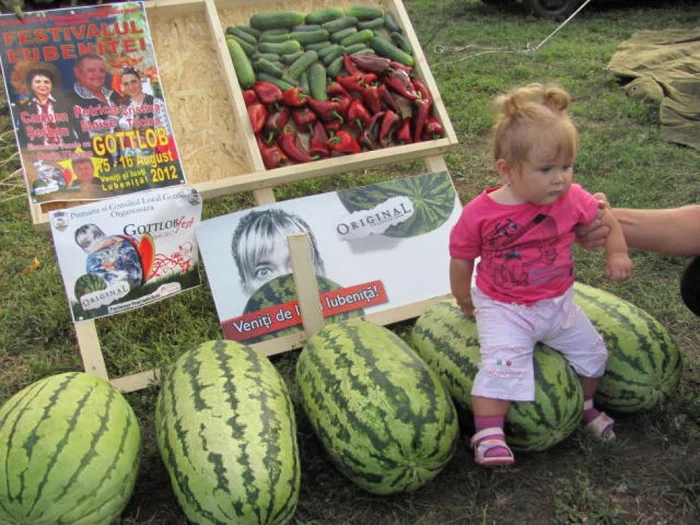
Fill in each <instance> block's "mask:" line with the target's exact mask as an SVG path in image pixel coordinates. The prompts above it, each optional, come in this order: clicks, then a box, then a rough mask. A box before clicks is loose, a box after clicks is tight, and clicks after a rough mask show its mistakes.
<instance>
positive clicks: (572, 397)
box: [411, 299, 583, 452]
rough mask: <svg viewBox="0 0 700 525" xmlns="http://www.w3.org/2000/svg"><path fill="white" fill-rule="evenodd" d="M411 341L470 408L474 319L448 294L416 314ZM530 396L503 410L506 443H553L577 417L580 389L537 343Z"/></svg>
mask: <svg viewBox="0 0 700 525" xmlns="http://www.w3.org/2000/svg"><path fill="white" fill-rule="evenodd" d="M411 344H412V346H413V347H414V348H415V349H416V351H417V352H418V354H419V355H420V356H421V357H422V358H423V360H425V362H426V363H428V365H429V366H430V367H432V368H433V369H434V370H435V371H436V372H437V373H438V374H439V375H440V377H441V378H442V380H443V382H444V383H445V385H446V386H447V389H448V390H449V391H450V393H451V394H452V396H453V397H454V399H455V400H456V401H457V403H459V404H460V405H461V406H462V407H464V408H466V409H467V410H471V389H472V385H473V384H474V378H475V377H476V373H477V371H478V364H479V360H480V357H479V339H478V336H477V332H476V323H475V322H474V320H473V319H470V318H467V317H465V316H464V314H463V313H462V311H461V310H460V309H459V307H458V306H457V303H456V302H455V301H454V299H451V300H445V301H441V302H439V303H437V304H435V305H433V306H432V307H430V308H429V309H428V310H426V311H425V312H424V313H423V315H421V316H420V317H419V318H418V320H417V321H416V323H415V325H414V327H413V330H412V332H411ZM534 366H535V400H534V401H533V402H524V401H520V402H514V403H513V404H512V405H511V408H510V410H509V411H508V414H507V415H506V428H505V431H506V435H507V438H508V443H509V444H510V445H511V446H512V447H513V448H514V449H517V450H523V451H530V452H534V451H540V450H545V449H547V448H549V447H552V446H554V445H555V444H557V443H559V442H560V441H562V440H563V439H565V438H566V437H567V436H568V435H569V434H571V432H573V431H574V430H575V429H576V427H577V426H578V424H579V423H580V421H581V416H582V412H583V390H582V389H581V384H580V382H579V380H578V377H576V374H575V373H574V371H573V370H572V369H571V367H570V366H569V365H568V364H567V362H566V361H565V360H564V358H563V357H562V356H561V355H560V354H559V353H558V352H555V351H554V350H552V349H551V348H548V347H545V346H542V345H538V346H537V348H536V349H535V354H534Z"/></svg>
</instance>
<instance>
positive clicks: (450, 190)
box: [338, 171, 457, 238]
mask: <svg viewBox="0 0 700 525" xmlns="http://www.w3.org/2000/svg"><path fill="white" fill-rule="evenodd" d="M400 196H407V197H409V198H410V199H411V202H412V203H413V208H414V210H415V211H414V213H413V215H412V216H411V217H410V218H409V219H408V220H406V221H404V222H401V223H399V224H396V225H394V226H390V227H389V228H388V229H387V230H385V231H384V233H383V234H382V235H386V236H387V237H400V238H403V237H416V236H418V235H422V234H424V233H428V232H431V231H433V230H436V229H437V228H439V227H440V226H442V225H443V224H444V223H445V221H447V219H448V218H449V217H450V215H451V214H452V212H453V210H454V207H455V204H456V203H457V200H456V193H455V189H454V186H453V185H452V180H451V179H450V176H449V174H448V173H447V172H444V171H443V172H439V173H427V174H425V175H419V176H414V177H408V178H405V179H394V180H390V181H387V182H381V183H378V184H373V185H371V186H364V187H360V188H351V189H346V190H339V191H338V198H339V199H340V201H341V202H342V203H343V206H345V209H347V210H348V212H357V211H362V210H370V209H372V208H374V207H375V206H377V205H378V204H381V203H383V202H384V201H386V200H387V199H390V198H391V197H400Z"/></svg>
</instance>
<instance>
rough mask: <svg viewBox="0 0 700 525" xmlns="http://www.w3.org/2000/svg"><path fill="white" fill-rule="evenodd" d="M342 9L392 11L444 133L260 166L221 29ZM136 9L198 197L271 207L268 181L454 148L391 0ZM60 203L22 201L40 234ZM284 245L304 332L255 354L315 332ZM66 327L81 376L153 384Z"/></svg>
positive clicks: (433, 166) (151, 4) (392, 316)
mask: <svg viewBox="0 0 700 525" xmlns="http://www.w3.org/2000/svg"><path fill="white" fill-rule="evenodd" d="M351 4H354V5H357V4H361V5H367V6H373V7H379V8H381V9H382V10H384V11H389V12H391V13H392V14H393V15H394V17H395V19H396V21H397V22H398V23H399V25H400V26H401V27H402V29H403V32H404V35H405V36H406V38H408V40H409V42H410V43H411V46H412V48H413V56H414V58H415V62H416V63H415V66H414V68H413V69H414V73H415V74H416V75H417V76H418V77H419V78H421V79H422V80H423V82H424V83H425V85H426V86H427V87H428V89H429V90H430V92H431V95H432V96H433V102H434V103H433V108H434V109H433V111H434V113H435V115H436V116H437V118H438V120H439V121H440V122H441V124H442V126H443V128H444V130H445V134H444V137H443V138H440V139H437V140H429V141H425V142H420V143H416V144H408V145H403V146H395V147H392V148H387V149H380V150H375V151H367V152H363V153H357V154H352V155H346V156H342V157H332V158H329V159H325V160H317V161H314V162H310V163H306V164H297V165H290V166H284V167H280V168H276V169H272V170H267V169H266V168H265V166H264V164H263V160H262V157H261V155H260V151H259V149H258V145H257V142H256V140H255V136H254V133H253V130H252V127H251V124H250V121H249V119H248V114H247V110H246V106H245V103H244V101H243V93H242V90H241V88H240V86H239V84H238V79H237V77H236V72H235V70H234V68H233V64H232V62H231V59H230V55H229V52H228V48H227V45H226V40H225V33H224V32H225V29H226V27H227V26H230V25H246V24H248V21H249V19H250V17H251V16H252V15H253V14H256V13H264V12H272V11H280V10H284V11H301V12H303V13H310V12H312V11H315V10H318V9H322V8H324V7H340V8H344V7H347V6H349V5H351ZM145 6H146V9H147V14H148V20H149V25H150V30H151V37H152V39H153V44H154V48H155V52H156V59H157V61H158V67H159V70H160V73H161V78H162V82H163V86H164V91H165V97H166V101H167V104H168V111H169V114H170V118H171V122H172V126H173V129H174V132H175V136H176V137H177V142H178V150H179V152H180V159H181V162H182V165H183V168H184V170H185V174H186V176H187V181H188V185H190V186H192V187H194V188H196V189H197V190H198V191H199V192H200V193H201V195H202V197H203V198H205V199H206V198H211V197H215V196H220V195H226V194H231V193H236V192H244V191H252V192H253V194H254V196H255V200H256V203H257V204H258V205H262V204H270V203H273V202H275V197H274V193H273V190H272V189H273V187H274V186H277V185H281V184H285V183H291V182H295V181H299V180H303V179H309V178H313V177H319V176H327V175H333V174H337V173H342V172H348V171H357V170H362V169H365V168H369V167H376V166H380V165H382V164H390V163H396V162H404V161H407V160H412V159H418V158H420V159H423V161H424V163H425V166H426V168H427V170H428V171H445V170H446V169H447V168H446V165H445V161H444V159H443V157H442V154H443V153H445V152H446V151H447V150H449V149H450V148H451V147H452V146H454V145H456V144H457V137H456V134H455V132H454V129H453V127H452V124H451V122H450V120H449V117H448V115H447V111H446V109H445V106H444V104H443V101H442V98H441V97H440V93H439V91H438V88H437V85H436V83H435V80H434V78H433V76H432V73H431V72H430V69H429V67H428V64H427V62H426V59H425V56H424V54H423V51H422V49H421V47H420V43H419V42H418V39H417V37H416V34H415V32H414V31H413V28H412V26H411V23H410V20H409V17H408V14H407V13H406V10H405V8H404V6H403V4H402V2H401V1H400V0H377V1H372V0H364V1H363V0H355V1H347V0H333V1H329V0H284V1H280V0H149V1H147V2H145ZM76 204H78V203H75V202H73V203H69V204H68V205H76ZM66 205H67V204H66V203H59V204H56V203H51V204H44V205H39V204H35V205H30V209H31V215H32V221H33V223H34V225H35V228H36V229H37V230H48V228H49V226H48V211H50V210H52V209H56V208H61V207H66ZM289 241H290V254H291V255H292V257H293V262H294V263H295V269H294V274H295V282H296V284H297V291H298V295H299V302H300V307H301V310H302V314H306V315H305V316H304V315H302V317H303V318H304V330H303V331H299V332H297V333H294V334H290V335H287V336H281V337H278V338H276V339H272V340H268V341H264V342H262V343H258V344H256V345H254V348H255V349H256V350H258V351H260V352H261V353H263V354H264V355H273V354H278V353H282V352H286V351H289V350H293V349H296V348H299V347H300V346H301V345H302V343H303V342H304V340H305V339H306V338H307V337H308V336H309V335H310V334H312V333H313V332H314V331H316V330H317V329H318V328H319V327H320V326H323V318H322V317H320V318H319V316H318V315H319V314H318V312H315V308H314V306H313V305H314V304H315V303H316V302H318V300H317V297H318V291H317V285H316V283H315V279H314V278H313V271H311V273H310V274H309V268H308V267H307V265H306V264H305V263H304V260H305V250H306V251H307V252H308V246H307V245H306V242H308V241H307V239H304V238H302V239H293V238H290V239H289ZM309 275H311V277H309ZM440 299H442V297H437V298H434V299H430V300H426V301H420V302H417V303H414V304H410V305H406V306H403V307H400V308H395V309H390V310H385V311H383V312H380V313H377V314H370V315H367V316H365V319H366V320H368V321H370V322H373V323H376V324H380V325H385V324H390V323H394V322H397V321H401V320H404V319H409V318H412V317H416V316H418V315H420V314H421V313H422V312H423V311H424V310H425V309H426V308H427V307H428V306H429V305H430V304H433V303H434V302H436V301H438V300H440ZM75 330H76V336H77V339H78V345H79V348H80V353H81V357H82V360H83V364H84V368H85V370H86V372H89V373H92V374H95V375H97V376H99V377H103V378H105V379H108V380H110V381H111V383H112V384H113V385H114V386H115V387H117V388H118V389H120V390H122V391H125V392H129V391H134V390H139V389H141V388H145V387H146V386H148V385H149V384H150V383H151V382H152V381H154V380H155V379H157V377H158V370H149V371H145V372H140V373H136V374H131V375H128V376H123V377H119V378H112V379H110V378H109V376H108V373H107V367H106V365H105V361H104V357H103V355H102V351H101V346H100V340H99V335H98V333H97V328H96V325H95V321H94V320H90V321H83V322H79V323H75Z"/></svg>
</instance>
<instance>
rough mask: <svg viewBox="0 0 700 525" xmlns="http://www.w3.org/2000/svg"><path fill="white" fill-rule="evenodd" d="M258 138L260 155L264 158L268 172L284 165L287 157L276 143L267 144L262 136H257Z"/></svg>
mask: <svg viewBox="0 0 700 525" xmlns="http://www.w3.org/2000/svg"><path fill="white" fill-rule="evenodd" d="M256 138H257V139H258V148H260V155H261V156H262V159H263V162H264V163H265V167H266V168H267V169H268V170H273V169H275V168H279V167H280V166H281V165H282V163H283V162H284V161H286V160H287V156H286V155H285V154H284V153H283V152H282V150H281V149H280V147H279V146H278V145H277V144H276V143H274V142H272V143H270V144H266V143H265V141H264V140H263V139H262V138H261V137H260V135H258V136H256Z"/></svg>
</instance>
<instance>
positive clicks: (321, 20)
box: [305, 7, 345, 25]
mask: <svg viewBox="0 0 700 525" xmlns="http://www.w3.org/2000/svg"><path fill="white" fill-rule="evenodd" d="M344 14H345V13H343V10H342V9H339V8H337V7H326V8H325V9H319V10H318V11H314V12H313V13H309V14H308V15H306V19H305V21H306V23H307V24H309V25H320V24H325V23H326V22H330V21H331V20H335V19H336V18H341V17H342V16H343V15H344Z"/></svg>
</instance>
